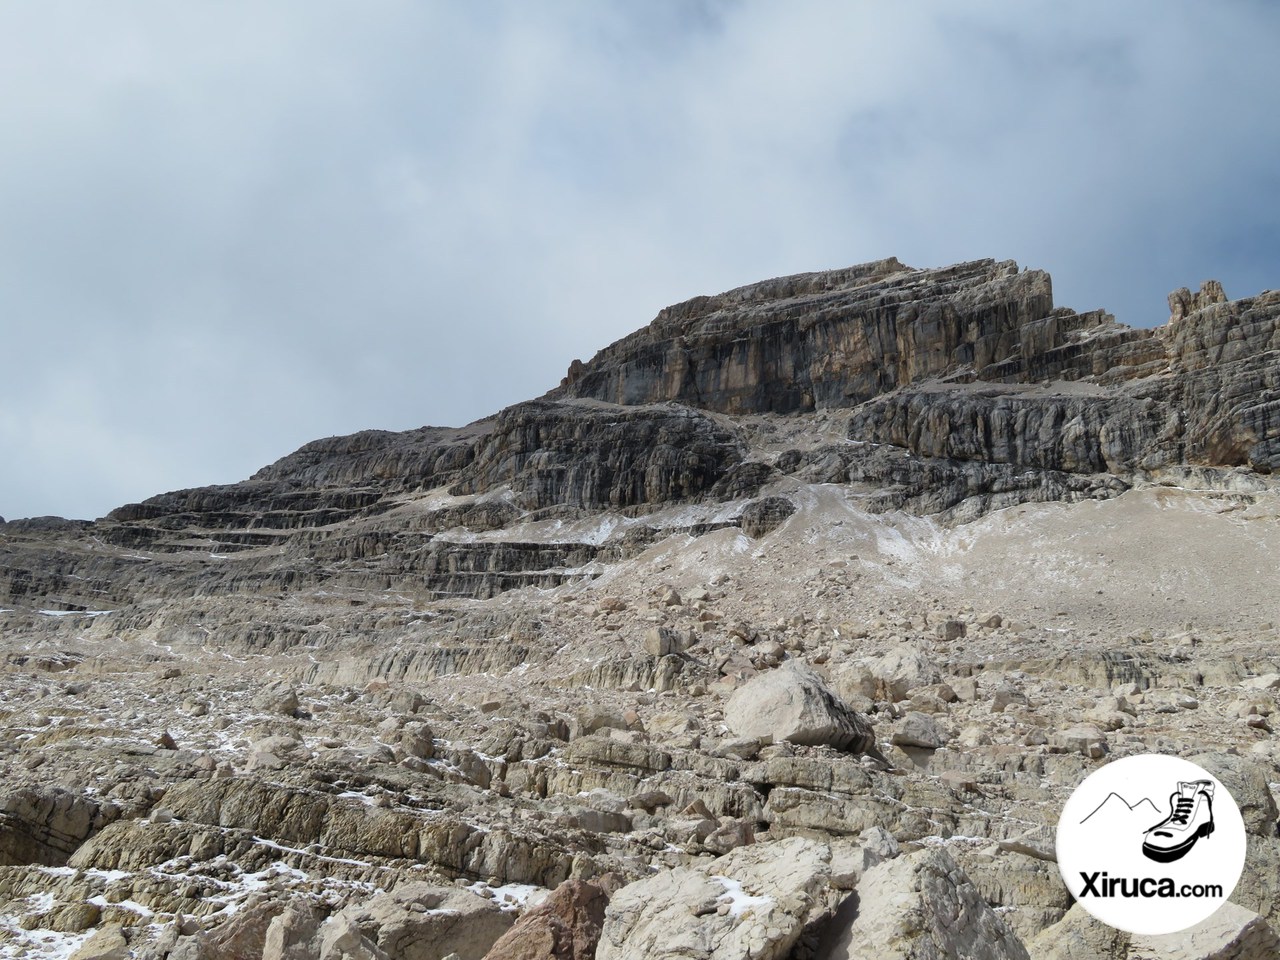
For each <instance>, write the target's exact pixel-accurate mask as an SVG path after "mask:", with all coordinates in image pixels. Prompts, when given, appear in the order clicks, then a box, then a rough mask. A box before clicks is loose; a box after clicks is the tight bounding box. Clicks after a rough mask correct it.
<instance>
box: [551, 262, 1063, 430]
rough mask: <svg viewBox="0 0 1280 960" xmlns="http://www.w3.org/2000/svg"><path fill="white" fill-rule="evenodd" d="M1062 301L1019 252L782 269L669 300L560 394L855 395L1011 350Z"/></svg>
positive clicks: (770, 405)
mask: <svg viewBox="0 0 1280 960" xmlns="http://www.w3.org/2000/svg"><path fill="white" fill-rule="evenodd" d="M1052 304H1053V294H1052V291H1051V287H1050V282H1049V277H1048V275H1047V274H1045V273H1042V272H1040V271H1032V272H1026V273H1020V272H1019V271H1018V267H1017V264H1015V263H1012V262H1011V261H1008V262H1004V263H995V262H994V261H990V260H984V261H978V262H976V263H966V264H958V265H957V266H954V267H948V268H946V269H944V270H923V271H922V270H913V269H911V268H909V267H905V266H903V265H902V264H901V263H900V262H898V260H896V259H894V258H890V259H888V260H880V261H876V262H874V263H867V264H862V265H860V266H856V267H850V268H849V269H847V270H833V271H828V272H824V273H809V274H799V275H797V276H792V277H781V278H779V279H776V280H768V281H765V282H763V283H757V284H752V285H750V286H747V287H739V288H738V289H736V290H730V291H728V292H727V293H723V294H720V295H718V296H714V297H695V298H694V299H692V300H689V301H686V302H685V303H681V304H677V305H675V306H672V307H667V308H666V309H665V310H663V311H662V312H661V313H659V314H658V316H657V318H656V319H655V320H654V321H653V322H652V323H651V324H649V326H648V327H645V328H644V329H643V330H640V331H638V332H636V333H634V334H632V335H631V336H629V337H625V338H624V339H622V340H619V341H618V342H617V343H615V344H613V345H611V346H609V347H606V348H605V349H604V350H601V351H600V352H599V353H598V354H596V356H595V357H594V358H593V359H592V360H591V361H590V362H589V363H587V364H583V365H579V366H576V367H574V368H572V369H571V371H570V374H569V376H568V377H567V378H566V379H565V382H564V383H563V384H562V385H561V387H560V390H559V391H558V395H563V396H576V397H595V398H597V399H600V400H608V401H610V402H613V403H620V404H635V403H654V402H657V401H662V400H673V401H676V402H678V403H684V404H688V405H689V406H693V407H699V408H702V409H710V410H719V411H722V412H725V413H758V412H766V411H767V412H775V413H792V412H795V411H798V410H812V409H814V408H815V407H832V406H853V405H856V404H857V403H861V402H862V401H864V400H869V399H871V398H872V397H875V396H878V395H880V394H882V393H887V392H888V391H890V390H893V389H895V388H897V387H899V386H902V385H904V384H908V383H911V382H913V381H916V380H922V379H925V378H927V377H937V376H944V375H946V374H947V373H949V372H951V371H953V370H956V369H958V368H960V367H963V366H973V365H976V366H979V367H985V366H987V365H989V364H992V363H999V362H1002V361H1005V360H1006V359H1008V358H1009V357H1010V356H1013V355H1014V351H1015V348H1016V347H1017V345H1018V342H1019V340H1018V338H1019V332H1020V329H1021V327H1022V326H1023V325H1024V324H1027V323H1030V322H1033V321H1037V320H1040V319H1041V318H1043V317H1045V316H1047V315H1048V314H1049V313H1050V312H1051V309H1052Z"/></svg>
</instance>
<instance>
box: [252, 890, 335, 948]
mask: <svg viewBox="0 0 1280 960" xmlns="http://www.w3.org/2000/svg"><path fill="white" fill-rule="evenodd" d="M323 921H324V914H323V912H321V911H320V910H318V909H316V908H314V907H312V906H310V905H308V904H306V903H298V902H295V903H290V904H289V905H288V906H286V907H285V908H284V910H282V911H281V912H280V913H278V914H277V915H276V916H274V917H272V919H271V922H270V924H268V926H267V932H266V936H265V937H264V938H263V946H262V960H312V958H313V957H315V956H316V953H317V950H318V948H317V944H316V940H317V936H316V935H317V933H318V932H319V930H320V924H321V923H322V922H323Z"/></svg>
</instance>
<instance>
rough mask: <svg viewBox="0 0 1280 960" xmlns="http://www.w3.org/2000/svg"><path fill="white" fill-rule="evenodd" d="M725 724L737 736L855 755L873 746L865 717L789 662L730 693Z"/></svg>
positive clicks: (815, 676) (814, 677)
mask: <svg viewBox="0 0 1280 960" xmlns="http://www.w3.org/2000/svg"><path fill="white" fill-rule="evenodd" d="M725 722H726V723H727V724H728V725H729V729H730V730H732V731H733V732H734V733H735V734H736V735H737V736H740V737H774V738H776V739H778V740H787V741H790V742H791V743H799V744H806V745H815V744H825V745H827V746H831V747H835V748H836V749H837V750H847V751H849V752H851V753H859V752H863V751H866V750H869V749H872V748H873V747H874V746H875V734H874V732H873V731H872V729H871V725H870V724H869V723H868V722H867V721H866V719H865V718H864V717H862V716H860V715H859V714H857V713H856V712H854V711H853V710H852V709H850V708H849V707H848V706H847V705H846V704H844V703H842V702H841V701H840V699H839V698H838V697H837V696H836V695H835V694H833V693H832V692H831V691H830V690H828V689H827V687H826V686H825V685H824V684H823V682H822V680H821V679H820V678H819V677H818V675H817V674H815V673H814V672H813V671H812V670H811V669H809V668H808V667H806V666H804V665H803V664H801V663H799V662H797V661H794V660H788V661H787V662H786V663H785V664H783V665H782V666H781V667H779V668H778V669H777V670H772V671H770V672H768V673H764V674H761V675H760V676H758V677H756V678H755V679H754V680H751V681H750V682H748V683H747V684H746V685H745V686H743V687H741V688H740V689H738V690H736V691H734V694H733V696H732V697H730V698H729V702H728V703H727V704H726V705H725Z"/></svg>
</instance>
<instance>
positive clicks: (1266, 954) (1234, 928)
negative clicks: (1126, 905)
mask: <svg viewBox="0 0 1280 960" xmlns="http://www.w3.org/2000/svg"><path fill="white" fill-rule="evenodd" d="M1277 956H1280V937H1278V936H1276V932H1275V930H1273V929H1272V928H1271V926H1270V925H1269V924H1268V923H1267V922H1266V921H1265V920H1264V919H1262V917H1260V916H1258V915H1257V914H1256V913H1254V912H1253V911H1252V910H1247V909H1245V908H1244V907H1241V906H1238V905H1236V904H1234V903H1232V902H1230V901H1227V902H1226V903H1224V904H1223V905H1222V906H1221V907H1219V908H1218V909H1217V910H1216V911H1214V912H1213V913H1212V914H1211V915H1210V916H1208V917H1207V918H1205V919H1204V920H1201V921H1200V922H1199V923H1197V924H1196V925H1195V926H1193V927H1189V928H1187V929H1186V930H1182V931H1179V932H1178V933H1166V934H1161V935H1158V936H1142V935H1135V936H1134V937H1133V938H1132V940H1131V941H1130V943H1129V954H1128V957H1127V960H1274V958H1275V957H1277Z"/></svg>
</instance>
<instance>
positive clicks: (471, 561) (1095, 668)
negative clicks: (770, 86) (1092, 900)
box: [0, 259, 1280, 960]
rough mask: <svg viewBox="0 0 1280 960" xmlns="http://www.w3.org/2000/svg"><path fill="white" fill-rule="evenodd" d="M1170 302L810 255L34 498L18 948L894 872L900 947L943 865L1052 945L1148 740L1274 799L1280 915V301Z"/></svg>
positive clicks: (726, 920) (63, 948) (787, 947)
mask: <svg viewBox="0 0 1280 960" xmlns="http://www.w3.org/2000/svg"><path fill="white" fill-rule="evenodd" d="M1170 307H1171V311H1172V313H1171V317H1170V320H1169V322H1168V324H1166V325H1164V326H1162V327H1159V328H1157V329H1154V330H1146V329H1132V328H1128V327H1125V326H1122V325H1120V324H1118V323H1116V322H1115V321H1114V319H1113V318H1112V317H1111V316H1109V315H1108V314H1106V313H1103V312H1101V311H1095V312H1091V313H1076V312H1074V311H1072V310H1069V309H1065V308H1060V307H1055V306H1054V304H1053V298H1052V288H1051V283H1050V279H1049V277H1048V275H1047V274H1045V273H1043V272H1041V271H1036V270H1022V269H1020V268H1019V267H1018V266H1017V265H1016V264H1014V263H1012V262H997V261H993V260H983V261H976V262H973V263H965V264H958V265H955V266H952V267H947V268H942V269H914V268H909V267H906V266H904V265H902V264H901V263H900V262H898V261H897V260H894V259H889V260H883V261H877V262H875V263H870V264H863V265H861V266H857V267H851V268H849V269H845V270H836V271H825V272H820V273H811V274H802V275H797V276H792V277H783V278H779V279H775V280H770V281H766V282H763V283H758V284H752V285H750V286H747V287H742V288H739V289H737V290H732V291H728V292H726V293H722V294H719V295H716V296H709V297H698V298H695V299H693V300H690V301H687V302H685V303H682V304H677V305H675V306H672V307H668V308H667V309H665V310H663V311H662V312H661V313H660V314H659V315H658V317H657V318H655V319H654V320H653V321H652V322H651V323H650V324H649V325H648V326H646V327H644V328H642V329H640V330H638V331H637V332H635V333H633V334H631V335H630V336H628V337H625V338H623V339H622V340H619V341H618V342H617V343H614V344H612V345H610V346H608V347H606V348H605V349H603V350H601V351H600V352H599V353H598V354H597V355H596V356H595V357H593V358H592V359H591V360H589V361H586V362H582V361H576V360H575V361H573V363H571V364H570V365H569V368H568V372H567V375H566V377H565V378H564V380H563V381H562V382H561V383H560V384H559V385H558V386H556V387H554V388H553V389H552V390H550V391H549V392H548V393H546V394H545V395H544V396H542V397H540V398H537V399H533V400H530V401H528V402H525V403H521V404H517V405H515V406H513V407H509V408H507V409H505V410H501V411H499V412H497V413H495V414H494V415H493V416H491V417H489V418H486V419H484V420H480V421H477V422H475V423H472V424H469V425H467V426H464V427H456V428H453V427H422V428H420V429H417V430H411V431H406V432H402V433H391V432H386V431H376V430H373V431H366V432H362V433H358V434H354V435H351V436H345V437H332V438H327V439H323V440H317V441H315V442H313V443H310V444H307V445H306V446H304V447H302V448H301V449H299V450H297V451H295V452H294V453H291V454H289V455H287V456H285V457H283V458H282V459H280V460H279V461H277V462H275V463H273V464H270V465H268V466H266V467H264V468H263V469H261V470H259V471H258V472H257V473H256V474H255V475H254V476H253V477H251V478H249V479H247V480H245V481H243V482H241V483H236V484H229V485H222V486H212V487H204V488H198V489H192V490H180V491H174V492H170V493H164V494H160V495H158V496H155V497H152V498H150V499H148V500H146V501H144V502H142V503H137V504H127V505H123V506H121V507H120V508H118V509H116V510H114V511H112V512H111V513H110V514H109V515H108V516H106V517H103V518H101V519H98V520H96V521H92V522H82V521H67V520H61V519H58V518H39V519H29V520H14V521H10V522H8V523H4V524H0V610H2V611H3V612H0V645H2V646H3V656H4V661H3V663H4V670H3V671H0V724H2V725H3V730H4V734H5V736H4V737H3V738H0V956H4V955H7V954H6V953H5V951H6V950H7V951H9V954H12V955H15V956H18V955H21V956H55V955H57V956H66V955H70V954H71V953H72V952H73V951H74V950H76V949H80V948H83V950H85V951H88V952H87V953H85V954H83V955H84V956H109V955H112V954H111V951H112V950H115V951H116V952H117V953H118V954H119V955H125V953H127V952H128V951H132V952H133V954H134V955H137V956H146V957H152V958H154V960H163V958H166V957H172V958H173V960H181V958H184V957H185V958H188V960H189V958H191V957H197V958H204V960H215V958H222V957H232V956H234V957H243V956H252V957H255V958H257V957H263V958H264V960H267V958H271V960H284V958H286V957H295V956H319V957H323V958H333V960H336V958H339V957H341V958H347V957H357V956H359V957H379V956H389V957H395V958H401V957H411V956H412V957H417V956H427V955H430V956H437V955H438V956H441V957H443V956H446V955H448V954H449V953H453V952H456V953H458V954H459V955H460V956H463V957H470V956H474V957H477V958H479V957H481V956H483V955H484V954H485V953H486V951H489V950H490V949H491V948H492V949H493V950H496V951H498V952H497V953H493V954H491V956H495V957H496V956H514V955H517V953H516V952H515V951H516V950H517V947H515V946H511V944H512V943H513V942H517V941H518V942H519V943H523V944H525V946H521V947H519V948H518V949H520V950H524V949H526V948H527V949H529V950H533V951H534V952H533V953H530V954H527V955H529V956H548V957H550V956H556V957H563V956H569V955H575V956H585V955H589V951H588V947H587V946H586V945H587V944H590V949H591V950H595V949H596V944H597V942H598V954H597V955H598V956H601V957H607V956H613V957H621V956H628V957H641V956H646V955H649V954H651V953H652V952H653V951H655V950H658V949H659V946H660V945H661V944H662V943H665V942H667V941H668V940H669V939H671V938H674V941H678V942H680V943H689V944H695V943H697V944H721V945H722V946H723V950H727V951H730V952H732V949H738V948H739V947H741V949H742V950H743V951H756V952H755V953H753V954H752V955H759V956H765V957H779V958H780V957H795V958H802V957H811V956H815V955H817V954H818V952H819V950H820V949H825V948H823V947H822V944H824V943H825V944H831V943H838V942H846V941H848V942H854V941H856V942H858V943H864V944H865V943H872V942H878V941H877V936H878V935H876V934H875V933H874V931H873V930H871V929H870V928H867V927H866V924H867V923H870V922H871V918H868V917H862V918H860V919H859V918H858V917H856V916H853V914H852V913H851V911H853V913H856V902H855V901H849V900H848V897H849V894H850V892H851V891H853V890H854V889H855V888H857V886H858V884H859V883H860V882H861V880H860V878H861V877H862V876H863V874H864V873H868V875H870V873H869V872H870V871H875V876H874V878H873V879H872V880H870V881H869V883H872V884H873V886H874V889H875V891H876V899H875V902H877V903H879V902H884V903H899V904H900V905H902V909H903V910H904V911H905V912H904V913H903V914H902V917H901V918H897V915H896V914H895V915H894V917H895V918H897V919H894V918H890V919H891V920H892V922H894V923H897V922H898V920H899V919H901V922H902V923H903V924H906V925H907V926H905V927H904V928H903V931H902V937H903V938H904V939H903V942H904V943H908V942H909V943H912V944H915V945H916V946H915V947H913V948H912V949H917V948H918V949H919V950H922V951H926V952H927V951H928V950H930V949H934V950H943V949H944V946H943V945H944V944H945V943H946V942H948V940H947V938H948V936H949V934H948V933H947V929H948V924H949V923H953V921H952V920H948V919H947V918H946V917H945V916H943V914H942V913H940V912H939V911H940V910H941V908H940V907H939V903H941V902H942V901H943V900H946V902H949V903H953V904H954V905H955V907H956V913H955V916H958V917H963V918H965V919H964V921H963V922H964V923H965V924H966V925H968V929H969V930H970V931H972V932H974V933H973V936H974V937H975V938H976V939H975V941H974V942H975V943H977V942H979V941H980V942H981V943H984V944H987V945H988V946H987V947H984V949H987V950H988V955H989V956H992V957H1024V956H1027V955H1028V952H1027V951H1028V949H1032V948H1034V949H1033V950H1032V953H1031V955H1034V956H1042V955H1043V956H1054V954H1053V953H1051V952H1044V951H1045V950H1051V949H1056V948H1057V946H1056V945H1060V944H1062V943H1066V942H1067V938H1064V937H1056V936H1055V935H1054V930H1055V929H1058V926H1057V925H1058V924H1070V923H1071V922H1072V920H1071V917H1068V916H1066V912H1067V907H1068V906H1069V904H1068V903H1067V902H1066V901H1064V899H1063V892H1062V886H1061V881H1060V880H1059V879H1058V877H1057V873H1056V868H1055V867H1054V865H1053V863H1052V862H1051V860H1052V850H1053V826H1054V824H1056V822H1057V817H1058V814H1059V813H1060V811H1061V809H1062V803H1063V802H1064V801H1065V799H1066V797H1067V796H1068V795H1069V794H1070V793H1071V791H1072V789H1074V787H1075V785H1076V784H1078V783H1079V782H1080V780H1081V779H1083V777H1084V776H1085V775H1086V774H1087V773H1088V772H1089V771H1090V770H1092V769H1094V768H1095V767H1096V765H1097V764H1098V763H1101V762H1105V760H1106V759H1108V758H1110V757H1113V756H1123V755H1127V754H1129V753H1135V752H1176V753H1179V754H1180V755H1184V756H1193V757H1197V756H1198V757H1199V758H1200V759H1198V760H1197V762H1199V763H1201V765H1202V766H1205V767H1206V768H1207V769H1211V770H1212V771H1213V772H1214V774H1215V776H1217V777H1218V778H1219V780H1220V781H1222V782H1223V783H1224V784H1227V785H1228V786H1230V787H1231V788H1232V789H1233V791H1234V790H1237V789H1238V790H1239V791H1240V793H1237V795H1236V799H1237V801H1238V802H1240V801H1241V794H1243V793H1248V794H1249V797H1248V802H1247V803H1244V802H1241V803H1240V806H1241V809H1247V810H1248V811H1250V813H1249V816H1250V818H1252V820H1251V823H1250V825H1249V826H1250V830H1251V834H1252V839H1251V844H1252V845H1251V847H1250V850H1251V853H1250V856H1251V858H1253V860H1252V861H1251V862H1254V861H1256V863H1257V869H1256V870H1254V871H1252V872H1251V873H1250V874H1249V875H1248V876H1247V877H1246V881H1245V885H1243V886H1242V888H1241V890H1240V891H1239V892H1238V893H1237V894H1236V895H1235V896H1234V898H1233V899H1234V900H1235V902H1237V903H1240V904H1242V905H1244V906H1247V907H1249V908H1250V909H1252V910H1254V911H1256V912H1257V913H1258V914H1259V915H1260V916H1261V918H1262V920H1260V921H1259V923H1261V925H1262V927H1263V928H1266V927H1267V924H1268V923H1270V922H1272V921H1273V920H1274V919H1275V918H1276V915H1277V913H1278V912H1280V887H1277V886H1275V884H1274V882H1273V880H1274V878H1275V877H1277V876H1280V842H1278V841H1277V840H1276V830H1275V821H1276V808H1275V803H1274V800H1273V799H1272V797H1271V794H1270V792H1269V789H1268V788H1267V787H1266V784H1268V783H1275V782H1280V764H1278V763H1277V757H1278V755H1277V752H1276V750H1275V749H1274V748H1273V746H1272V744H1271V740H1270V737H1269V734H1270V721H1269V719H1268V717H1269V716H1270V714H1271V713H1272V712H1273V709H1274V707H1275V706H1276V703H1275V693H1274V691H1275V689H1277V688H1278V687H1280V680H1275V682H1274V683H1273V682H1272V678H1274V677H1277V676H1280V654H1277V652H1276V651H1277V649H1280V648H1278V647H1277V640H1280V636H1278V635H1277V631H1276V606H1275V588H1276V583H1275V578H1274V575H1273V574H1274V571H1275V570H1276V569H1280V495H1278V493H1277V483H1276V480H1275V474H1274V472H1275V470H1276V468H1277V467H1278V466H1280V325H1278V319H1280V294H1277V293H1274V292H1266V293H1263V294H1260V295H1259V296H1256V297H1252V298H1247V299H1242V300H1235V301H1229V300H1227V298H1226V296H1225V294H1224V293H1223V291H1222V289H1221V287H1220V286H1219V285H1217V284H1215V283H1212V282H1209V283H1206V284H1204V285H1203V286H1202V287H1201V288H1200V290H1199V292H1198V293H1195V294H1193V293H1191V292H1189V291H1187V290H1182V291H1177V292H1175V293H1174V294H1173V295H1172V296H1171V297H1170ZM1255 848H1256V849H1255ZM463 888H466V889H463ZM869 889H870V888H868V887H864V888H863V892H864V893H868V891H869ZM920 890H930V891H935V892H937V891H941V893H939V894H938V896H939V897H942V900H939V899H938V897H934V896H933V895H932V894H931V895H930V896H929V897H924V898H923V900H921V899H920V897H921V896H922V895H921V894H920V893H919V891H920ZM547 891H552V892H551V893H550V895H549V896H550V899H547V900H546V901H545V903H543V905H542V906H537V905H536V904H537V902H538V901H539V899H540V898H542V897H544V896H546V895H547ZM912 891H915V892H912ZM944 894H945V896H944ZM886 898H887V899H886ZM912 898H916V899H912ZM606 902H607V903H608V907H607V908H606V907H605V906H604V905H605V903H606ZM868 902H870V901H868ZM842 904H843V906H842ZM907 904H915V906H911V907H910V908H908V906H905V905H907ZM722 907H723V908H724V909H721V908H722ZM997 908H999V909H997ZM886 909H887V908H886ZM895 909H896V908H895ZM517 917H518V918H519V920H518V923H516V922H515V921H516V918H517ZM851 917H852V919H851ZM447 918H457V919H447ZM886 922H887V921H886ZM513 923H514V925H513ZM849 924H852V926H849ZM859 924H862V927H859ZM846 927H847V929H846ZM908 927H909V928H910V929H908ZM508 928H510V929H508ZM1250 929H1254V928H1253V927H1250ZM842 930H843V931H844V932H843V933H842V932H841V931H842ZM504 931H506V932H504ZM556 931H559V932H556ZM851 931H852V932H851ZM858 931H861V932H858ZM499 936H501V937H502V938H503V939H502V940H501V941H499V940H498V938H499ZM566 937H567V938H568V939H567V940H566V939H565V938H566ZM841 937H844V938H845V940H841ZM850 937H852V938H853V939H852V940H850V939H849V938H850ZM509 938H514V939H509ZM569 941H573V942H574V943H579V944H581V945H582V949H581V951H580V952H579V953H577V954H570V953H567V952H566V950H567V949H568V948H567V947H564V944H565V943H567V942H569ZM674 941H673V942H674ZM495 943H499V944H501V945H500V946H494V944H495ZM415 944H418V945H422V944H429V945H431V944H434V945H435V946H432V947H431V949H432V950H435V952H434V953H422V950H425V949H427V948H426V947H422V948H421V949H419V947H416V946H414V945H415ZM537 944H542V945H543V946H541V947H538V946H536V945H537ZM547 944H552V945H553V946H554V945H555V944H560V946H557V947H555V950H558V951H559V952H554V951H552V952H547V951H549V950H551V949H552V948H551V947H547V946H546V945H547ZM928 944H933V946H928ZM1046 944H1047V945H1048V946H1043V945H1046ZM531 945H532V946H531ZM729 945H737V946H734V947H732V948H731V947H730V946H729ZM437 947H438V948H439V949H436V948H437ZM562 947H563V949H562ZM446 948H447V949H446ZM575 949H577V948H575ZM690 949H692V947H691V948H690ZM699 949H701V948H699ZM707 949H708V950H709V951H711V952H704V953H702V954H697V955H698V956H703V955H705V956H727V955H729V954H727V953H724V952H721V953H716V952H715V951H714V950H713V949H712V948H711V947H708V948H707ZM886 949H887V948H886ZM975 949H976V948H975ZM415 950H416V951H418V952H415ZM537 950H542V951H543V952H542V953H537ZM1036 950H1040V951H1042V952H1040V953H1036V952H1035V951H1036ZM93 951H97V953H94V952H93ZM121 951H124V952H121ZM379 951H380V953H379ZM518 955H521V956H524V955H526V954H523V953H521V954H518ZM690 955H693V954H690ZM886 955H888V954H886ZM939 955H945V954H939Z"/></svg>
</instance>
